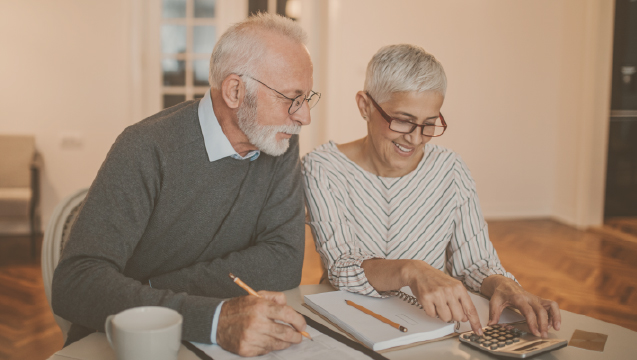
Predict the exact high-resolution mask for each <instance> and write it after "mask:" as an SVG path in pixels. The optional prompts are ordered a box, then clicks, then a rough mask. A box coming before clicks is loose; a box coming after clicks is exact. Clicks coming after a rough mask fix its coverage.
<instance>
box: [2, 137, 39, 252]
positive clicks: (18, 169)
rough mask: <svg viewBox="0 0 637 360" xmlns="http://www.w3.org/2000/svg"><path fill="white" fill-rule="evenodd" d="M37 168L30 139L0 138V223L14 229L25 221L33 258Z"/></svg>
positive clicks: (37, 158) (31, 139) (37, 157)
mask: <svg viewBox="0 0 637 360" xmlns="http://www.w3.org/2000/svg"><path fill="white" fill-rule="evenodd" d="M41 167H42V160H41V158H40V156H39V155H38V153H37V151H36V149H35V138H34V137H33V136H29V135H0V220H2V222H3V223H4V225H5V226H14V225H15V224H19V223H20V222H24V221H25V220H27V219H28V222H29V229H30V235H31V255H32V256H33V257H35V241H36V236H37V235H38V234H39V233H40V206H39V205H40V169H41Z"/></svg>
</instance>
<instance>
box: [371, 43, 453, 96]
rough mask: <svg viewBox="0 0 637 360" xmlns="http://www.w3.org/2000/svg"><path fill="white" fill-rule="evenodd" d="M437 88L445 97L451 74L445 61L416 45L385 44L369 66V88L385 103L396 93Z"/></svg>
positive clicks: (434, 89) (373, 94)
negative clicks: (446, 70)
mask: <svg viewBox="0 0 637 360" xmlns="http://www.w3.org/2000/svg"><path fill="white" fill-rule="evenodd" d="M428 90H432V91H436V92H438V93H439V94H440V95H442V96H443V97H444V96H445V93H446V91H447V77H446V75H445V70H444V69H443V68H442V64H440V62H438V60H436V58H435V57H434V56H433V55H431V54H429V53H428V52H426V51H425V49H423V48H421V47H420V46H416V45H409V44H399V45H389V46H384V47H382V48H380V50H378V52H377V53H376V54H375V55H374V57H372V59H371V60H370V61H369V64H368V65H367V73H366V75H365V91H367V92H369V94H370V95H371V96H372V97H373V98H374V100H376V102H378V103H381V102H384V101H387V100H389V98H390V97H391V94H393V93H396V92H412V91H415V92H424V91H428Z"/></svg>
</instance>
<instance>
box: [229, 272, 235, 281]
mask: <svg viewBox="0 0 637 360" xmlns="http://www.w3.org/2000/svg"><path fill="white" fill-rule="evenodd" d="M228 276H230V278H231V279H232V280H234V279H235V278H236V276H234V274H232V273H229V274H228Z"/></svg>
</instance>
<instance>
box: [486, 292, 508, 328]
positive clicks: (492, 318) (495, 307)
mask: <svg viewBox="0 0 637 360" xmlns="http://www.w3.org/2000/svg"><path fill="white" fill-rule="evenodd" d="M503 310H504V299H503V298H502V296H499V294H497V293H496V294H494V295H493V296H492V297H491V300H489V322H488V323H487V324H488V325H494V324H497V323H498V322H500V315H501V314H502V311H503Z"/></svg>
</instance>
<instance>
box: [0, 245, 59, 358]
mask: <svg viewBox="0 0 637 360" xmlns="http://www.w3.org/2000/svg"><path fill="white" fill-rule="evenodd" d="M30 241H31V240H30V237H28V236H24V237H22V236H11V237H0V359H2V360H5V359H7V360H9V359H10V360H18V359H20V360H22V359H29V360H40V359H46V358H48V357H49V356H50V355H51V354H53V353H54V352H56V351H58V350H59V349H61V348H62V345H63V337H62V332H61V331H60V328H59V327H58V326H57V324H56V323H55V320H54V319H53V314H52V313H51V309H50V308H49V304H48V302H47V301H46V295H45V294H44V285H43V284H42V271H41V267H40V248H41V241H42V239H41V237H40V239H39V241H38V247H37V249H38V252H37V254H36V255H37V256H36V258H32V257H31V249H30Z"/></svg>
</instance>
